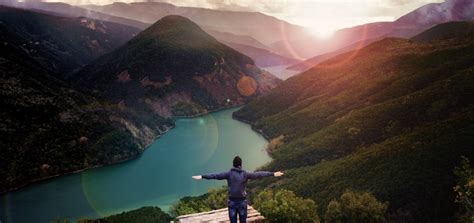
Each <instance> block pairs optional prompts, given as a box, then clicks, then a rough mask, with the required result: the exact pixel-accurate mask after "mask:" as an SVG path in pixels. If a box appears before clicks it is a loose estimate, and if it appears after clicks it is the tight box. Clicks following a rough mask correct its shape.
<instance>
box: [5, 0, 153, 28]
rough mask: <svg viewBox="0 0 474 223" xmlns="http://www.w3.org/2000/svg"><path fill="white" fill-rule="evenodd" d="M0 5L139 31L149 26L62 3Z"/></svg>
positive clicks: (10, 2)
mask: <svg viewBox="0 0 474 223" xmlns="http://www.w3.org/2000/svg"><path fill="white" fill-rule="evenodd" d="M0 5H5V6H9V7H15V8H23V9H28V10H33V11H37V12H43V13H47V14H53V15H57V16H61V17H87V18H91V19H96V20H101V21H106V22H113V23H118V24H123V25H126V26H132V27H135V28H139V29H141V30H143V29H145V28H146V27H148V26H149V25H150V24H149V23H143V22H139V21H136V20H132V19H126V18H122V17H120V16H113V15H108V14H105V13H100V12H95V11H92V10H88V9H84V8H81V7H78V6H72V5H69V4H66V3H63V2H41V1H38V2H28V1H27V2H25V1H23V2H18V1H1V2H0Z"/></svg>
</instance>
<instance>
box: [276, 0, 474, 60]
mask: <svg viewBox="0 0 474 223" xmlns="http://www.w3.org/2000/svg"><path fill="white" fill-rule="evenodd" d="M473 18H474V1H472V0H446V1H445V2H442V3H432V4H427V5H424V6H422V7H420V8H417V9H415V10H413V11H411V12H409V13H407V14H405V15H403V16H402V17H400V18H398V19H397V20H395V21H393V22H375V23H368V24H363V25H359V26H354V27H350V28H345V29H341V30H338V31H336V32H335V33H334V35H333V36H332V37H331V39H329V40H318V39H314V38H308V37H307V38H299V39H288V40H280V41H277V42H275V43H273V44H270V46H271V47H272V49H273V51H274V52H276V53H278V54H280V55H297V56H296V58H298V57H299V58H309V57H315V56H319V55H321V54H325V53H330V52H333V51H336V50H339V49H342V48H345V47H347V46H349V45H352V44H354V43H356V42H359V43H360V42H366V43H365V44H363V45H367V44H369V43H371V42H373V41H376V40H379V39H381V38H384V37H401V38H411V37H413V36H415V35H417V34H419V33H421V32H422V31H424V30H426V29H428V28H431V27H432V26H434V25H437V24H441V23H446V22H451V21H470V20H472V19H473ZM308 63H309V64H311V62H310V61H309V62H308Z"/></svg>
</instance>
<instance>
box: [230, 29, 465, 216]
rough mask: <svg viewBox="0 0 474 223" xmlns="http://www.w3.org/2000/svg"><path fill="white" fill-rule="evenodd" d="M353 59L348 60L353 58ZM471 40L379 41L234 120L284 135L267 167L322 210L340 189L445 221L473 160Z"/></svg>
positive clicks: (287, 85) (295, 81) (400, 212)
mask: <svg viewBox="0 0 474 223" xmlns="http://www.w3.org/2000/svg"><path fill="white" fill-rule="evenodd" d="M351 55H355V56H351ZM473 57H474V41H473V38H472V36H468V37H467V38H466V37H463V38H462V39H456V38H455V39H443V40H436V41H434V42H429V43H415V42H412V41H409V40H403V39H385V40H382V41H378V42H376V43H374V44H371V45H369V46H368V47H365V48H364V49H362V50H361V51H359V52H357V54H354V52H349V53H347V54H343V55H340V56H337V57H335V58H333V59H330V60H329V61H326V62H325V63H322V64H320V65H319V66H316V67H314V68H313V69H311V70H309V71H307V72H305V73H303V74H300V75H298V76H295V77H293V78H290V79H289V80H287V81H285V82H284V83H283V84H281V85H280V86H279V87H277V88H275V89H274V90H273V91H271V92H270V93H269V94H267V95H265V96H263V97H260V98H258V99H257V100H255V101H253V102H251V103H250V104H249V105H247V106H245V107H244V108H243V109H241V110H240V111H238V112H236V113H235V114H234V115H235V117H237V118H239V119H243V120H246V121H249V122H252V123H254V127H255V128H257V129H262V131H263V132H264V133H265V134H266V135H268V136H269V137H276V136H278V135H280V134H283V135H285V136H286V138H285V141H286V143H285V145H284V146H282V147H281V148H279V149H278V150H277V151H276V152H274V153H273V154H272V156H273V157H274V161H273V162H272V163H270V164H269V165H268V166H266V167H264V169H272V170H277V169H289V171H288V176H287V177H285V178H283V179H282V180H280V181H277V182H274V180H272V179H269V180H265V181H261V182H259V183H258V184H253V186H254V187H261V186H272V185H273V186H278V187H287V188H290V189H292V190H295V191H296V192H297V193H299V194H300V195H304V196H307V197H311V198H313V199H314V200H315V201H316V202H317V203H319V207H320V208H321V209H320V211H322V209H323V208H324V207H325V206H326V204H327V203H328V202H329V201H330V200H331V199H333V198H336V197H338V196H339V195H340V193H341V192H342V191H343V190H344V189H346V188H354V189H357V190H367V191H371V192H373V193H374V194H375V195H376V196H377V197H378V198H379V199H382V200H387V201H390V209H391V212H392V214H393V215H396V217H394V218H398V219H403V220H405V221H409V220H410V219H411V220H416V221H420V222H436V221H438V222H449V221H450V220H451V219H450V218H451V217H452V216H453V212H454V208H455V207H454V203H453V198H454V197H453V196H454V195H453V194H452V188H451V187H452V186H453V185H454V180H453V176H452V169H453V167H454V166H455V165H456V164H457V163H458V161H459V160H460V159H459V156H460V155H465V156H468V157H470V158H472V157H474V153H473V150H472V147H473V146H474V140H473V138H474V137H473V128H474V123H473V118H472V117H473V104H472V102H473V101H472V98H473V96H474V95H473V93H472V92H474V89H473V86H474V80H473V78H472V77H473V72H474V71H473V69H474V63H473V62H472V58H473Z"/></svg>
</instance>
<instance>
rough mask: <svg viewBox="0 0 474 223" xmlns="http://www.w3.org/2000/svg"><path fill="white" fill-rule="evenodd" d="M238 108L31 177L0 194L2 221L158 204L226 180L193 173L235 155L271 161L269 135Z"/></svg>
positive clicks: (226, 163) (249, 163) (249, 165)
mask: <svg viewBox="0 0 474 223" xmlns="http://www.w3.org/2000/svg"><path fill="white" fill-rule="evenodd" d="M235 110H236V108H234V109H229V110H224V111H219V112H215V113H211V114H208V115H205V116H200V117H196V118H190V119H179V120H177V121H176V127H175V128H174V129H172V130H171V131H169V132H168V133H166V134H165V135H163V136H162V137H161V138H158V139H157V140H156V141H155V142H154V143H153V144H152V145H151V146H150V147H149V148H148V149H146V150H145V152H144V153H143V154H142V155H141V156H140V157H139V158H137V159H134V160H130V161H127V162H124V163H120V164H116V165H111V166H106V167H101V168H96V169H91V170H87V171H84V172H81V173H77V174H71V175H66V176H61V177H57V178H53V179H51V180H46V181H43V182H40V183H35V184H32V185H30V186H27V187H25V188H22V189H20V190H18V191H14V192H10V193H7V194H4V195H3V196H1V197H0V199H1V200H0V201H1V203H0V211H1V212H0V222H1V223H23V222H25V223H29V222H39V223H41V222H49V221H50V220H52V219H54V218H56V217H60V218H61V219H65V218H67V219H70V220H75V219H76V218H79V217H89V218H97V217H102V216H108V215H110V214H115V213H119V212H122V211H126V210H131V209H136V208H139V207H142V206H159V207H161V208H162V209H164V210H169V207H170V206H171V205H172V204H173V203H175V202H176V201H178V200H179V199H180V198H181V197H184V196H194V195H200V194H203V193H205V192H207V190H208V189H209V188H213V187H214V188H218V187H221V186H223V185H225V181H207V180H202V181H194V180H192V179H191V176H192V175H198V174H203V173H210V172H219V171H225V170H228V169H229V168H230V167H231V164H232V158H233V157H234V156H235V155H239V156H241V157H242V159H243V167H244V169H247V170H254V169H255V168H257V167H259V166H261V165H263V164H265V163H266V162H268V161H270V158H269V157H268V155H267V154H266V152H265V146H266V144H267V141H266V140H265V139H264V138H263V137H262V136H261V135H259V134H257V133H256V132H254V131H252V130H251V128H250V126H249V125H247V124H244V123H242V122H239V121H236V120H234V119H232V112H234V111H235Z"/></svg>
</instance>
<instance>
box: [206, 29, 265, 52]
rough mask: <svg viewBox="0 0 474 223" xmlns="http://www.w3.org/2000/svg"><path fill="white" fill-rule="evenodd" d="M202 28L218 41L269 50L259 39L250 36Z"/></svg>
mask: <svg viewBox="0 0 474 223" xmlns="http://www.w3.org/2000/svg"><path fill="white" fill-rule="evenodd" d="M203 29H204V31H206V32H207V33H208V34H209V35H211V36H213V37H214V38H216V39H217V40H218V41H219V42H226V43H235V44H241V45H246V46H251V47H254V48H259V49H264V50H270V48H268V46H266V45H265V44H263V43H261V42H260V41H258V40H256V39H254V38H252V37H250V36H246V35H236V34H232V33H227V32H220V31H216V30H212V29H206V27H203Z"/></svg>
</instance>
